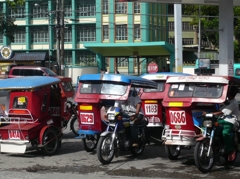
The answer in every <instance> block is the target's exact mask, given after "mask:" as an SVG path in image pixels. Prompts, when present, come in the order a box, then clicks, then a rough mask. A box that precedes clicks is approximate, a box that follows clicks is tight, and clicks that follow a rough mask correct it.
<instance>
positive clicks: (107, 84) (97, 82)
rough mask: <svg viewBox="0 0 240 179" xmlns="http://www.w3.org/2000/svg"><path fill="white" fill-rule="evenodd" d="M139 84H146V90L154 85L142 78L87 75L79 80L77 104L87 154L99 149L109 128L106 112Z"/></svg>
mask: <svg viewBox="0 0 240 179" xmlns="http://www.w3.org/2000/svg"><path fill="white" fill-rule="evenodd" d="M140 79H141V80H140ZM136 80H138V81H139V80H140V81H144V82H146V86H147V85H148V84H149V83H150V84H152V83H154V84H155V82H152V81H149V80H145V79H142V78H139V77H134V76H127V75H117V74H116V75H113V74H104V75H101V74H91V75H89V74H86V75H82V76H81V77H80V78H79V85H78V89H77V92H76V95H75V98H74V101H75V102H76V103H78V113H79V114H78V115H79V125H80V129H79V138H81V139H82V141H83V144H84V149H85V150H86V151H93V150H94V149H95V148H96V146H97V142H98V140H99V137H100V134H101V133H102V132H104V131H105V129H106V128H107V125H108V124H107V123H108V119H107V113H106V111H107V110H108V109H109V107H111V106H114V102H115V100H119V99H120V100H126V99H127V97H128V93H129V90H130V87H131V85H132V83H133V82H135V81H136ZM135 83H136V82H135ZM141 84H142V83H140V87H141ZM143 86H144V85H143ZM126 90H127V91H126Z"/></svg>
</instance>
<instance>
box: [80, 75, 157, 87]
mask: <svg viewBox="0 0 240 179" xmlns="http://www.w3.org/2000/svg"><path fill="white" fill-rule="evenodd" d="M79 81H80V82H99V81H103V82H106V83H126V84H131V85H132V86H133V87H141V88H157V85H158V84H157V83H156V82H154V81H151V80H147V79H144V78H140V77H138V76H130V75H124V74H84V75H82V76H81V77H79Z"/></svg>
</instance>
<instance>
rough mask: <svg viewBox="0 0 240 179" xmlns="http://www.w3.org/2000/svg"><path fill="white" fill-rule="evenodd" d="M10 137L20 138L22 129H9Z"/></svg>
mask: <svg viewBox="0 0 240 179" xmlns="http://www.w3.org/2000/svg"><path fill="white" fill-rule="evenodd" d="M8 138H9V139H20V138H21V137H20V131H19V130H9V131H8Z"/></svg>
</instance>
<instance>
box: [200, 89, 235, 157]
mask: <svg viewBox="0 0 240 179" xmlns="http://www.w3.org/2000/svg"><path fill="white" fill-rule="evenodd" d="M237 93H238V88H237V87H235V86H231V87H230V89H229V91H228V94H227V97H228V99H229V104H225V105H224V106H223V107H222V108H221V109H220V110H219V111H217V112H213V113H212V114H213V115H215V116H219V115H220V116H221V115H222V116H223V118H221V119H220V120H218V122H219V123H220V124H221V125H222V127H223V131H222V135H223V140H224V144H225V147H226V152H227V153H228V160H229V161H232V160H233V159H234V158H235V155H236V151H235V150H234V146H233V141H232V137H231V135H230V134H231V132H232V131H233V129H234V128H235V129H236V128H237V127H238V122H237V120H238V113H239V107H238V102H237V100H236V99H235V96H236V94H237ZM203 114H206V113H205V112H203Z"/></svg>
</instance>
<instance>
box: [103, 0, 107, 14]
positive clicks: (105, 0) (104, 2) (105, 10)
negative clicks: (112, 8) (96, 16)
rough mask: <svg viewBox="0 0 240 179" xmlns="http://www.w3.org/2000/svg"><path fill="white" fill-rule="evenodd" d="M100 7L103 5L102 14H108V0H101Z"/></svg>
mask: <svg viewBox="0 0 240 179" xmlns="http://www.w3.org/2000/svg"><path fill="white" fill-rule="evenodd" d="M102 3H103V4H102V7H103V10H102V11H103V14H108V0H103V2H102Z"/></svg>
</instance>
